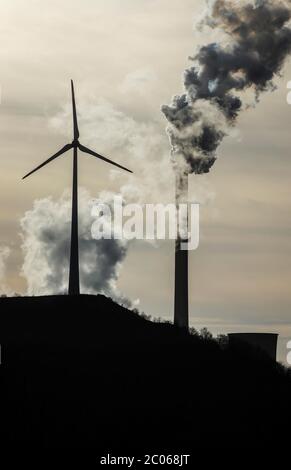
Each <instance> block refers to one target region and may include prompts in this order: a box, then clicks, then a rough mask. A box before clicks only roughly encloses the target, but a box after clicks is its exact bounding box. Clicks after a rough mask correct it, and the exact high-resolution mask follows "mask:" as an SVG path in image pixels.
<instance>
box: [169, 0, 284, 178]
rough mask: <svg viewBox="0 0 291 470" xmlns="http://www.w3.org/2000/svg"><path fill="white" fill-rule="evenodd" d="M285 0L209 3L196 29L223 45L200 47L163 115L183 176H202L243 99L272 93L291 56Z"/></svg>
mask: <svg viewBox="0 0 291 470" xmlns="http://www.w3.org/2000/svg"><path fill="white" fill-rule="evenodd" d="M290 16H291V11H290V1H272V2H271V1H269V0H257V1H255V2H251V1H247V2H245V1H239V2H238V1H234V0H233V1H231V0H230V1H227V0H214V1H212V2H211V3H210V5H209V9H208V12H207V14H206V15H205V17H204V19H203V20H202V22H201V23H200V25H199V26H200V27H204V26H208V27H209V28H211V29H217V30H219V31H222V32H223V33H224V40H223V41H222V42H221V43H220V44H219V43H210V44H208V45H204V46H203V47H201V48H200V49H199V50H198V52H197V53H196V54H195V55H194V56H193V57H190V59H191V60H192V61H193V62H194V65H193V66H192V67H190V68H189V69H187V70H186V71H185V74H184V87H185V93H183V94H182V95H181V96H175V97H174V98H173V101H172V103H171V105H170V106H166V105H165V106H163V107H162V112H163V113H164V115H165V117H166V118H167V120H168V122H169V125H168V128H167V132H168V135H169V138H170V141H171V145H172V154H173V157H174V161H175V162H176V164H178V165H179V163H181V162H182V163H184V164H185V163H186V170H187V172H188V173H207V172H209V170H210V168H211V167H212V165H213V164H214V162H215V160H216V151H217V148H218V146H219V145H220V143H221V142H222V140H223V138H224V137H225V136H226V135H227V134H228V132H229V130H230V128H231V127H232V126H233V125H234V123H235V121H236V118H237V116H238V114H239V112H240V111H241V110H242V109H244V108H245V107H246V105H245V104H244V101H243V99H244V95H245V93H243V92H246V91H247V90H252V91H253V92H254V94H255V99H256V101H258V99H259V96H260V94H261V93H262V92H264V91H267V90H273V89H274V88H275V86H274V83H273V79H274V78H275V77H276V75H279V74H280V71H281V69H282V66H283V64H284V61H285V59H286V57H287V56H288V54H289V53H290V51H291V27H290Z"/></svg>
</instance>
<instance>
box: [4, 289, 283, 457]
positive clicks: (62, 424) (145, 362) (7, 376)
mask: <svg viewBox="0 0 291 470" xmlns="http://www.w3.org/2000/svg"><path fill="white" fill-rule="evenodd" d="M0 342H1V345H2V365H1V367H0V373H1V432H2V436H1V442H2V445H3V446H4V447H5V446H6V447H7V448H8V447H13V448H26V449H29V448H31V449H56V448H58V449H74V450H75V451H76V449H87V451H88V452H92V453H93V455H95V456H97V455H101V454H102V452H109V451H110V452H111V453H112V452H114V450H116V451H117V449H119V451H120V452H121V455H126V452H127V451H131V453H134V452H135V451H136V452H137V451H138V450H141V451H142V452H144V451H146V453H153V452H154V451H157V450H159V451H161V450H162V451H164V452H165V451H166V450H167V449H168V451H170V452H171V453H173V452H174V451H175V452H177V453H183V452H186V453H191V452H192V453H194V452H195V451H196V450H198V449H199V448H213V447H217V448H218V447H219V448H233V447H237V448H243V449H246V448H250V447H255V448H262V449H263V448H264V449H267V448H268V447H269V446H272V448H274V447H275V446H276V445H279V446H282V445H283V443H284V442H285V441H286V440H287V439H288V435H286V434H285V432H286V431H285V429H284V428H285V427H286V426H287V424H288V425H289V423H290V418H291V412H290V397H291V394H290V392H291V382H290V377H289V376H288V374H287V371H286V370H285V369H284V368H282V367H281V366H279V365H278V364H276V363H274V362H272V361H271V360H269V359H268V358H267V357H264V356H263V355H255V354H254V352H252V351H251V350H247V351H243V350H242V351H240V352H238V351H236V352H233V351H230V350H229V349H228V348H221V347H220V346H219V344H218V343H217V342H216V341H213V340H211V339H203V338H202V337H200V336H198V335H189V334H188V333H186V332H185V331H182V330H180V329H177V328H175V327H174V326H172V325H170V324H163V323H153V322H151V321H148V320H146V319H145V318H142V317H140V316H138V315H137V314H136V313H133V312H131V311H129V310H127V309H125V308H123V307H121V306H119V305H117V304H116V303H114V302H113V301H112V300H110V299H108V298H106V297H104V296H80V297H67V296H52V297H33V298H2V299H0Z"/></svg>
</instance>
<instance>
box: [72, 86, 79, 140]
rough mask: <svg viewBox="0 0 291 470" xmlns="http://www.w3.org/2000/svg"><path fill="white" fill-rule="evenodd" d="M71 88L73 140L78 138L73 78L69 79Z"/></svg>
mask: <svg viewBox="0 0 291 470" xmlns="http://www.w3.org/2000/svg"><path fill="white" fill-rule="evenodd" d="M71 89H72V104H73V125H74V140H78V139H79V136H80V134H79V129H78V119H77V110H76V101H75V91H74V83H73V80H71Z"/></svg>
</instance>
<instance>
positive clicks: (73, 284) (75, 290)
mask: <svg viewBox="0 0 291 470" xmlns="http://www.w3.org/2000/svg"><path fill="white" fill-rule="evenodd" d="M71 90H72V105H73V128H74V140H73V141H72V143H71V144H67V145H65V146H64V147H63V148H62V149H61V150H59V151H58V152H57V153H55V154H54V155H53V156H52V157H50V158H48V159H47V160H46V161H45V162H43V163H42V164H41V165H39V166H37V167H36V168H35V169H34V170H32V171H30V172H29V173H27V175H25V176H24V177H23V178H22V179H25V178H27V177H28V176H30V175H32V173H34V172H35V171H37V170H40V168H42V167H43V166H45V165H47V163H50V162H52V161H53V160H55V159H56V158H57V157H60V156H61V155H63V154H64V153H66V152H67V151H68V150H71V149H73V187H72V225H71V252H70V273H69V291H68V293H69V295H79V294H80V280H79V237H78V149H79V150H81V151H82V152H85V153H88V154H89V155H93V157H97V158H99V159H100V160H103V161H105V162H107V163H111V165H114V166H117V167H118V168H121V169H122V170H125V171H128V172H129V173H132V171H130V170H128V169H127V168H125V167H124V166H121V165H119V164H118V163H115V162H113V161H111V160H109V159H108V158H105V157H103V156H102V155H100V154H99V153H96V152H93V150H90V149H88V148H87V147H84V145H82V144H81V143H80V142H79V136H80V134H79V129H78V120H77V110H76V102H75V92H74V84H73V80H71Z"/></svg>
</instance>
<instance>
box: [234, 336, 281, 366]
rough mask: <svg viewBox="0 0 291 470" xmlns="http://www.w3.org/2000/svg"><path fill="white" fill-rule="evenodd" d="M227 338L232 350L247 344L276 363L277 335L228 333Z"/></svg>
mask: <svg viewBox="0 0 291 470" xmlns="http://www.w3.org/2000/svg"><path fill="white" fill-rule="evenodd" d="M228 338H229V346H230V347H231V348H233V349H235V348H239V346H240V345H241V344H242V343H244V344H246V343H247V344H249V345H251V346H252V347H254V348H256V349H260V350H261V351H263V352H264V353H265V354H267V355H268V356H269V357H270V358H271V359H273V360H274V361H276V358H277V340H278V335H277V334H275V333H230V334H229V335H228Z"/></svg>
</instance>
